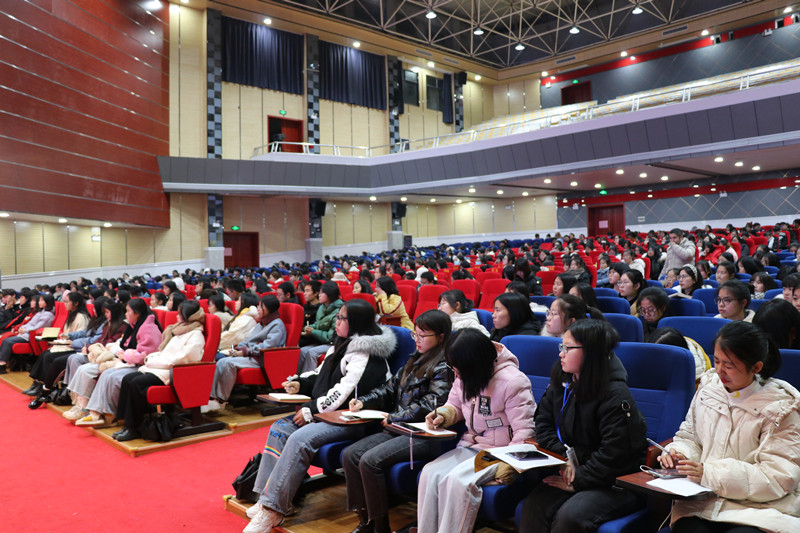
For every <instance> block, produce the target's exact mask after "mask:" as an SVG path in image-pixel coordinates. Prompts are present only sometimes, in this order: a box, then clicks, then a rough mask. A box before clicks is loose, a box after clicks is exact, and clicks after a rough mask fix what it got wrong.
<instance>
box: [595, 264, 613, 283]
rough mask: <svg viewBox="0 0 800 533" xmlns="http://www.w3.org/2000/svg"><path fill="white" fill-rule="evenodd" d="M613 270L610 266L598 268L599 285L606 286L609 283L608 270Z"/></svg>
mask: <svg viewBox="0 0 800 533" xmlns="http://www.w3.org/2000/svg"><path fill="white" fill-rule="evenodd" d="M609 270H611V269H610V268H608V267H606V268H598V269H597V286H598V287H605V286H607V285H608V271H609Z"/></svg>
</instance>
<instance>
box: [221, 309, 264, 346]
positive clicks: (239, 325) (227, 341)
mask: <svg viewBox="0 0 800 533" xmlns="http://www.w3.org/2000/svg"><path fill="white" fill-rule="evenodd" d="M257 317H258V307H256V306H255V305H253V306H250V307H248V308H247V309H246V310H243V311H240V312H239V314H238V315H237V316H236V318H234V319H233V320H232V321H231V325H230V327H229V328H228V330H227V331H223V332H222V335H220V339H219V349H220V350H227V349H229V348H232V347H234V346H236V345H237V344H239V343H240V342H242V341H244V340H245V339H246V338H247V337H248V335H250V333H251V332H252V331H253V329H254V328H255V327H256V318H257Z"/></svg>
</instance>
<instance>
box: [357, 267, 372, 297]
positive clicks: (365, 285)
mask: <svg viewBox="0 0 800 533" xmlns="http://www.w3.org/2000/svg"><path fill="white" fill-rule="evenodd" d="M361 272H369V271H368V270H362V271H361ZM372 293H373V291H372V287H370V285H369V281H367V280H366V279H364V278H360V279H357V280H355V281H354V282H353V294H372Z"/></svg>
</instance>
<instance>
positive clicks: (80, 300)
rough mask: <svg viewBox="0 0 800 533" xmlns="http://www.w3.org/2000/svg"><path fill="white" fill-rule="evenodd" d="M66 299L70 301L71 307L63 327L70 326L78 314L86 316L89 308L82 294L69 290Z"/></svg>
mask: <svg viewBox="0 0 800 533" xmlns="http://www.w3.org/2000/svg"><path fill="white" fill-rule="evenodd" d="M67 299H68V300H69V301H70V302H72V307H73V309H72V311H70V312H69V313H68V314H67V321H66V322H65V323H64V327H68V326H70V325H71V324H72V322H73V320H75V319H76V318H77V316H78V315H81V314H83V315H86V316H87V318H88V316H89V310H88V309H87V308H86V298H84V297H83V294H81V293H79V292H77V291H71V292H70V293H69V294H67Z"/></svg>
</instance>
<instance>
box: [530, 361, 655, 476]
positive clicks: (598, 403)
mask: <svg viewBox="0 0 800 533" xmlns="http://www.w3.org/2000/svg"><path fill="white" fill-rule="evenodd" d="M627 379H628V375H627V372H625V367H624V366H623V365H622V362H621V361H620V360H619V358H617V356H616V355H613V354H612V355H611V361H610V368H609V383H608V388H607V389H606V391H605V392H604V393H602V394H600V395H598V396H596V397H592V398H581V399H580V400H578V398H576V397H575V394H570V393H569V389H565V387H564V386H563V384H560V383H559V384H554V383H553V382H552V381H551V382H550V385H549V386H548V387H547V390H546V391H545V392H544V395H542V399H541V401H540V402H539V407H538V409H537V410H536V415H535V420H536V440H537V442H538V443H539V446H542V447H543V448H545V449H547V450H550V451H552V452H555V453H558V454H560V455H564V456H565V455H567V448H566V446H565V444H568V445H570V446H571V447H572V448H573V449H574V450H575V453H576V454H577V456H578V463H579V464H580V466H579V467H578V468H577V469H576V470H575V480H574V481H573V482H572V486H573V487H574V488H575V490H577V491H580V490H588V489H601V488H610V487H612V486H614V483H615V481H616V478H617V477H618V476H622V475H625V474H630V473H632V472H637V471H638V470H639V465H641V464H644V461H645V454H646V452H647V441H646V440H645V434H646V430H647V428H646V425H645V420H644V417H643V416H642V414H641V413H640V412H639V409H638V408H637V407H636V402H635V401H634V399H633V396H632V395H631V391H630V390H628V385H627V384H626V381H627ZM557 421H558V425H557ZM558 428H560V431H561V439H563V442H562V440H561V439H559V435H558Z"/></svg>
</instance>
